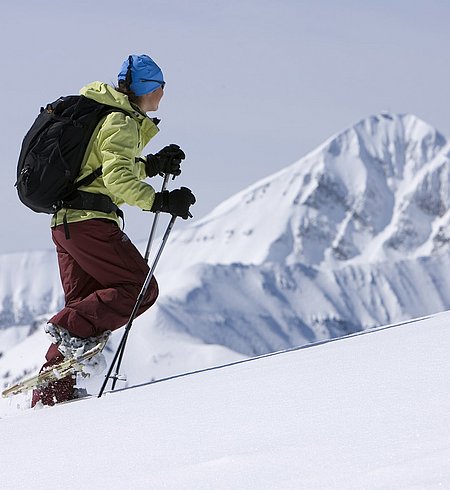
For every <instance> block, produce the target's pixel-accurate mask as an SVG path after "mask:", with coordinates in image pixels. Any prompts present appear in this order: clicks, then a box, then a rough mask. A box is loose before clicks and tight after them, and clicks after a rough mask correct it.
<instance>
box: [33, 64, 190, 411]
mask: <svg viewBox="0 0 450 490" xmlns="http://www.w3.org/2000/svg"><path fill="white" fill-rule="evenodd" d="M164 86H165V81H164V77H163V73H162V71H161V69H160V68H159V66H158V65H157V64H156V63H155V62H154V61H153V60H152V59H151V58H150V57H149V56H147V55H130V56H129V57H128V59H127V60H125V61H124V62H123V64H122V67H121V70H120V73H119V75H118V86H117V87H112V86H109V85H107V84H106V83H102V82H93V83H91V84H89V85H87V86H85V87H83V88H82V89H81V90H80V94H81V95H84V96H85V97H87V98H90V99H94V100H95V101H97V102H101V103H103V104H107V105H110V106H112V107H114V108H118V109H120V110H121V111H122V112H112V113H110V114H108V115H107V116H106V118H104V120H103V121H101V122H100V123H99V125H98V126H97V128H96V131H95V132H94V134H93V136H92V138H91V140H90V144H89V146H88V149H87V151H86V154H85V156H84V160H83V163H82V167H81V171H80V175H79V179H78V180H81V179H82V178H83V177H84V176H86V175H88V174H91V173H92V172H93V171H94V170H95V169H97V168H98V167H100V166H101V167H102V175H101V176H99V177H98V178H96V179H95V180H94V181H93V182H92V183H90V184H87V185H85V186H82V187H80V190H81V191H84V192H85V193H88V194H85V195H89V196H92V195H93V196H96V197H98V195H101V198H103V197H104V196H108V198H110V199H111V200H112V202H113V203H114V204H115V205H116V206H117V207H119V206H121V205H122V204H124V203H126V204H129V205H132V206H138V207H139V208H141V209H142V210H144V211H152V212H167V213H170V214H172V215H173V216H179V217H181V218H183V219H187V218H188V217H189V208H190V206H191V205H192V204H194V203H195V197H194V195H193V194H192V192H191V191H190V190H189V189H187V188H185V187H182V188H180V189H177V190H173V191H171V192H169V191H163V192H155V190H154V189H153V187H152V186H150V185H149V184H148V183H146V182H144V179H145V178H146V177H154V176H156V175H158V174H172V175H179V174H180V173H181V168H180V166H181V162H182V160H183V159H184V158H185V154H184V152H183V150H181V148H180V147H179V146H177V145H173V144H172V145H169V146H166V147H165V148H163V149H162V150H160V151H159V152H158V153H156V154H150V155H147V156H146V157H145V158H139V154H140V152H141V150H142V149H143V148H144V147H145V146H146V145H147V143H148V142H149V141H150V139H151V138H152V137H153V136H155V135H156V134H157V133H158V131H159V130H158V128H157V123H158V122H159V121H158V120H157V119H150V118H149V117H148V116H147V115H146V113H147V112H152V111H156V110H157V109H158V106H159V103H160V100H161V98H162V96H163V94H164ZM119 211H120V210H119ZM119 214H120V213H119ZM52 239H53V242H54V243H55V246H56V251H57V255H58V265H59V270H60V276H61V282H62V286H63V290H64V295H65V306H64V308H63V309H62V310H61V311H59V312H58V313H57V314H56V315H54V316H53V317H52V318H51V319H50V320H49V321H48V324H47V325H46V332H47V333H48V334H49V335H50V336H51V337H52V344H51V346H50V348H49V349H48V352H47V354H46V361H47V362H46V363H45V364H44V365H43V366H42V369H41V371H42V370H45V369H49V368H51V366H53V365H55V364H57V363H59V362H61V361H62V360H63V359H64V358H65V357H69V356H73V355H74V353H77V354H79V353H80V352H85V351H86V350H88V349H89V348H91V347H92V346H94V345H95V344H96V343H97V341H98V338H99V337H101V336H102V334H103V335H104V334H105V332H108V331H113V330H116V329H117V328H119V327H121V326H123V325H124V324H125V323H126V322H127V320H128V317H129V315H130V313H131V311H132V309H133V306H134V304H135V302H136V299H137V296H138V294H139V292H140V290H141V287H142V284H143V283H144V281H145V278H146V276H147V273H148V271H149V268H148V265H147V263H146V261H145V260H144V258H143V257H142V255H141V254H140V253H139V251H138V250H137V249H136V248H135V246H134V245H133V244H132V243H131V241H130V240H129V238H128V237H127V235H125V233H124V232H123V231H122V230H121V228H120V219H119V216H118V214H117V212H109V213H108V212H101V211H97V210H96V211H94V210H90V209H86V207H85V206H84V208H83V209H73V208H71V209H61V210H60V211H58V212H57V213H56V214H55V215H54V216H53V218H52ZM157 296H158V285H157V282H156V280H155V278H152V280H151V283H150V285H149V288H148V291H147V296H146V298H145V300H144V301H143V303H142V305H141V308H140V310H139V312H138V314H141V313H143V312H144V311H146V310H147V309H148V308H149V307H150V306H152V305H153V304H154V302H155V301H156V298H157ZM73 398H76V388H75V380H74V378H73V376H67V377H65V378H63V379H60V380H58V381H55V382H52V383H50V384H48V385H47V386H45V387H42V388H40V389H36V390H34V391H33V396H32V402H31V405H32V407H34V406H35V405H36V404H37V403H38V402H40V403H42V404H44V405H54V404H55V403H59V402H62V401H68V400H71V399H73Z"/></svg>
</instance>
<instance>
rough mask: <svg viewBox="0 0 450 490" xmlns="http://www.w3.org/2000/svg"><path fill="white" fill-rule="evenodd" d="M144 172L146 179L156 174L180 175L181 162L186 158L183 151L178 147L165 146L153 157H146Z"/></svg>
mask: <svg viewBox="0 0 450 490" xmlns="http://www.w3.org/2000/svg"><path fill="white" fill-rule="evenodd" d="M146 158H147V161H146V162H145V171H146V173H147V176H148V177H154V176H155V175H158V174H172V175H180V174H181V168H180V164H181V160H184V159H185V158H186V155H185V154H184V151H183V150H182V149H181V148H180V147H179V146H178V145H173V144H172V145H169V146H165V147H164V148H163V149H162V150H160V151H158V153H155V154H154V155H152V154H150V155H147V157H146Z"/></svg>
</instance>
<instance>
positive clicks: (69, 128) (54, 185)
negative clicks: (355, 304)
mask: <svg viewBox="0 0 450 490" xmlns="http://www.w3.org/2000/svg"><path fill="white" fill-rule="evenodd" d="M115 111H119V112H125V111H121V110H120V109H117V108H114V107H111V106H107V105H104V104H100V103H99V102H96V101H94V100H92V99H88V98H87V97H84V96H82V95H69V96H66V97H60V98H59V99H58V100H56V101H55V102H52V103H50V104H47V106H46V107H45V109H44V108H43V107H42V108H41V112H40V114H39V115H38V117H37V118H36V120H35V121H34V123H33V125H32V126H31V128H30V130H29V131H28V133H27V134H26V136H25V138H24V140H23V143H22V149H21V151H20V156H19V162H18V165H17V182H16V184H15V185H16V187H17V192H18V194H19V199H20V200H21V201H22V202H23V203H24V204H25V206H27V207H29V208H30V209H32V210H33V211H35V212H37V213H48V214H53V213H55V212H57V211H58V210H60V209H61V208H75V209H92V210H97V211H103V212H106V213H110V212H113V211H116V212H117V210H118V208H117V206H116V205H115V204H114V203H113V202H112V201H111V199H110V198H109V197H108V196H106V195H102V194H91V193H87V192H81V191H78V190H77V189H78V188H79V187H80V186H82V185H89V184H90V183H91V182H93V181H94V180H95V179H96V178H97V177H98V176H100V175H101V173H102V169H101V167H99V168H98V169H96V170H95V171H94V172H92V173H91V174H90V175H88V176H87V177H85V178H83V179H82V180H80V181H78V182H77V183H76V184H75V183H74V182H75V180H76V178H77V177H78V175H79V173H80V167H81V163H82V161H83V157H84V154H85V152H86V149H87V146H88V144H89V141H90V139H91V137H92V134H93V133H94V130H95V128H96V126H97V125H98V124H99V122H100V121H101V119H102V118H103V117H104V116H106V115H107V114H109V113H111V112H115Z"/></svg>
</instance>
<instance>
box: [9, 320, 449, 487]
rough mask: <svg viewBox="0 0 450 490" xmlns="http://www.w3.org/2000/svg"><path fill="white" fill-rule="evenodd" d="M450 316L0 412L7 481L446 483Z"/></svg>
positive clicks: (291, 484)
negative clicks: (97, 395) (12, 413)
mask: <svg viewBox="0 0 450 490" xmlns="http://www.w3.org/2000/svg"><path fill="white" fill-rule="evenodd" d="M449 324H450V313H448V312H447V313H443V314H439V315H435V316H433V317H430V318H427V319H423V320H419V321H415V322H410V323H408V324H405V325H401V326H396V327H391V328H386V329H380V330H375V331H369V332H365V333H362V334H359V335H356V336H351V337H348V338H344V339H338V340H335V341H330V342H327V343H323V344H321V345H316V346H313V347H309V348H305V349H301V350H293V351H290V352H285V353H280V354H276V355H271V356H268V357H263V358H260V359H256V360H251V361H245V362H242V363H238V364H234V365H230V366H227V367H223V368H218V369H213V370H208V371H205V372H200V373H196V374H191V375H186V376H181V377H177V378H174V379H170V380H167V381H162V382H158V383H154V384H144V385H141V386H137V387H133V388H130V389H127V390H124V391H120V392H115V393H113V394H107V395H105V396H104V397H103V398H101V399H97V398H93V399H87V400H83V401H79V402H75V403H70V404H66V405H60V406H56V407H54V408H45V409H42V410H34V411H31V410H29V411H26V412H22V413H20V412H19V413H18V414H17V413H16V416H14V417H7V418H3V419H1V420H0V434H1V437H2V441H3V443H2V444H1V445H0V485H1V488H2V489H5V490H9V489H11V490H12V489H14V490H15V489H18V488H33V489H36V490H39V489H47V488H49V487H52V486H54V485H55V482H57V485H59V486H60V487H61V488H65V489H67V490H70V489H75V488H76V489H78V488H108V489H123V488H139V489H140V488H142V489H144V488H151V489H153V490H159V489H179V488H183V489H187V490H188V489H192V490H194V489H195V490H202V489H218V488H220V489H223V490H225V489H233V490H236V489H244V488H257V489H261V490H262V489H270V490H272V489H274V488H277V489H278V488H280V489H281V488H282V489H285V490H288V489H295V490H298V489H305V490H314V489H320V490H322V489H325V488H326V489H330V490H331V489H336V490H342V489H345V490H352V489H355V490H356V489H358V490H359V489H362V488H364V489H366V490H379V489H383V490H397V489H399V488H420V489H422V490H428V489H430V490H431V489H438V488H450V465H449V459H450V411H449V406H450V391H449V390H448V373H449V372H450V357H449V355H448V352H449V350H450V328H449Z"/></svg>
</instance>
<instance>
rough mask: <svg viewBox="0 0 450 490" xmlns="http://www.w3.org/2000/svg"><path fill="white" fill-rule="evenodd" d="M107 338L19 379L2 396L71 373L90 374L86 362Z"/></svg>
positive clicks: (102, 345)
mask: <svg viewBox="0 0 450 490" xmlns="http://www.w3.org/2000/svg"><path fill="white" fill-rule="evenodd" d="M107 340H108V336H105V337H104V338H102V339H101V340H100V341H99V342H98V344H97V345H95V346H94V347H93V348H92V349H90V350H88V351H86V352H84V353H83V354H80V355H79V356H76V357H71V358H68V359H64V360H63V361H61V362H60V363H58V364H55V365H54V366H52V367H51V368H49V369H47V370H46V371H42V372H41V373H39V374H36V375H35V376H32V377H30V378H27V379H24V380H22V381H19V382H18V383H16V384H14V385H12V386H10V387H8V388H6V389H5V390H4V391H3V392H2V397H3V398H8V397H10V396H13V395H18V394H19V393H25V392H26V391H29V390H33V389H36V388H40V387H43V386H45V385H46V384H47V383H49V382H51V381H57V380H59V379H62V378H64V377H66V376H68V375H69V374H76V373H81V374H82V375H84V376H89V375H90V374H89V372H87V371H86V370H85V364H84V363H85V362H86V361H88V360H89V359H92V358H93V357H94V356H96V355H97V354H100V352H102V350H103V348H104V347H105V345H106V342H107Z"/></svg>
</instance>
